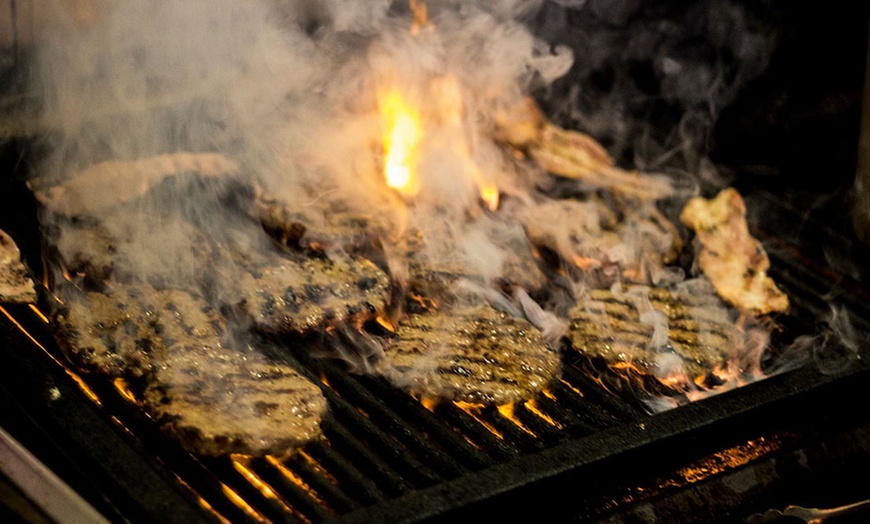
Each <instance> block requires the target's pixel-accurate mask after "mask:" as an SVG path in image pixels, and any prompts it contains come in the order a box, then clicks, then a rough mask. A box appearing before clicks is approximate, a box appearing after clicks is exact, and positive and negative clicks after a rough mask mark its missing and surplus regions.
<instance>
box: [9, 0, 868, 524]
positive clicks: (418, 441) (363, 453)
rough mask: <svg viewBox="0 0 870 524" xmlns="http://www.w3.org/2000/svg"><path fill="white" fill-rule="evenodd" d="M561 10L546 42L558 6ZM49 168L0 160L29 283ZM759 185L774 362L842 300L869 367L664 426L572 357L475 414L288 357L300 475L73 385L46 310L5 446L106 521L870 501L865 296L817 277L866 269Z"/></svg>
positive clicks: (830, 347) (23, 365)
mask: <svg viewBox="0 0 870 524" xmlns="http://www.w3.org/2000/svg"><path fill="white" fill-rule="evenodd" d="M591 3H595V2H591ZM13 4H14V2H13ZM549 9H550V10H549V11H548V10H546V9H545V10H544V11H542V14H541V15H540V17H541V19H540V20H539V21H538V22H539V23H540V24H541V25H542V27H546V26H547V24H548V23H551V22H552V19H551V18H552V16H553V14H552V13H554V12H555V11H553V10H555V9H558V8H557V7H555V6H554V5H553V4H551V5H550V6H549ZM548 16H550V17H551V18H550V19H548V18H547V17H548ZM569 24H570V20H569ZM17 52H19V50H16V53H17ZM6 80H7V79H6V78H4V82H5V81H6ZM592 80H593V81H600V82H604V83H606V82H605V81H604V80H602V79H600V78H598V79H597V80H596V79H595V78H593V79H592ZM605 80H606V79H605ZM7 87H8V86H6V85H4V86H3V88H4V89H6V88H7ZM762 89H763V86H762ZM555 96H556V97H558V96H560V95H559V93H555ZM550 102H552V100H550ZM542 105H543V106H544V107H547V106H548V104H547V103H546V102H545V103H544V104H542ZM557 105H558V104H551V106H552V107H549V108H548V109H554V108H555V107H556V106H557ZM737 131H739V129H738V128H735V129H734V130H732V132H734V134H735V135H737V134H738V133H737ZM726 133H727V131H726ZM814 136H815V135H814ZM738 142H739V140H738ZM727 145H728V144H725V146H727ZM739 146H740V144H739V143H738V144H737V145H736V146H734V147H735V148H736V147H739ZM723 148H724V146H723ZM39 154H40V152H39V151H38V146H36V145H35V144H34V142H33V141H32V140H24V141H19V140H7V141H5V143H4V145H3V149H2V154H0V165H2V169H3V173H2V176H0V228H3V229H4V230H6V231H7V232H10V233H12V234H13V236H14V237H15V239H16V240H17V241H18V243H19V246H20V247H21V249H22V251H23V253H24V255H25V257H26V259H27V262H28V264H29V266H30V267H31V268H38V267H41V265H42V256H41V253H40V241H39V231H38V226H37V224H36V222H35V217H36V204H35V203H34V202H33V200H32V196H31V194H30V192H29V191H28V190H27V189H26V188H25V186H24V183H23V180H24V178H25V174H26V173H25V171H26V166H27V165H28V162H27V160H28V159H29V158H30V157H36V156H39ZM725 154H729V153H728V152H727V151H726V152H725ZM849 154H851V151H849ZM847 168H848V166H845V167H843V166H838V169H839V171H842V170H844V169H847ZM754 175H757V173H754ZM807 176H808V177H811V176H812V175H807ZM746 180H748V181H749V182H745V183H743V184H742V185H741V181H743V179H738V183H737V185H738V188H739V189H740V190H741V193H743V194H744V195H745V196H746V200H747V208H748V209H749V210H750V212H753V211H754V210H764V215H763V216H750V221H751V225H752V230H753V233H754V234H756V236H758V237H759V238H760V239H761V240H762V241H763V243H764V245H765V247H766V249H767V250H768V252H769V254H770V256H771V266H772V267H771V276H772V277H773V278H774V279H775V280H776V282H777V283H778V284H779V285H780V286H781V287H782V288H783V290H784V291H785V292H786V293H787V294H788V295H789V296H790V297H791V299H792V302H793V311H792V312H791V313H790V315H789V316H788V317H785V318H782V319H780V329H779V330H778V331H776V332H775V333H774V340H773V342H772V344H771V346H770V349H769V350H768V351H769V353H770V354H777V353H778V352H781V351H784V350H785V348H786V347H787V346H789V344H791V343H792V342H793V341H794V340H795V339H796V338H797V337H799V336H802V335H812V334H816V333H827V331H826V329H827V328H826V327H825V326H824V325H823V324H822V322H821V321H820V319H823V318H826V317H827V316H828V315H829V312H830V303H831V302H834V303H836V305H837V306H838V307H839V308H841V311H842V312H846V313H848V316H849V318H850V319H851V321H852V322H853V324H854V327H855V329H856V330H857V331H858V332H860V333H862V334H864V337H863V338H862V339H861V340H860V342H861V343H862V344H863V345H862V346H861V347H860V352H859V355H858V357H859V358H857V359H850V360H848V361H843V360H842V359H838V358H837V357H838V356H839V355H840V351H839V350H840V349H841V348H840V347H839V346H838V342H837V341H836V340H835V338H834V337H824V336H822V337H818V338H816V339H815V340H814V341H813V343H812V344H811V345H810V346H809V347H808V349H807V354H808V355H809V356H810V358H809V359H808V362H807V364H806V365H804V366H801V367H799V368H797V369H794V370H792V371H789V372H786V373H782V374H778V375H774V376H771V377H769V378H767V379H765V380H763V381H760V382H757V383H754V384H750V385H747V386H744V387H742V388H739V389H736V390H733V391H729V392H725V393H722V394H720V395H717V396H714V397H710V398H706V399H703V400H699V401H696V402H692V403H690V404H687V405H684V406H681V407H679V408H676V409H673V410H670V411H667V412H664V413H660V414H657V415H651V414H649V413H648V412H647V411H646V409H645V408H644V405H643V403H642V402H641V399H642V398H643V393H642V392H641V391H639V390H638V389H637V388H636V387H635V385H633V384H630V383H627V382H624V381H622V380H618V379H616V378H615V377H614V376H613V375H611V374H609V373H608V372H607V371H606V370H603V369H600V367H599V366H598V364H597V363H596V362H592V361H588V360H585V359H583V358H581V357H579V356H576V355H573V354H571V353H565V354H563V357H562V375H561V378H560V379H559V380H557V381H556V382H555V383H554V384H552V385H551V386H550V387H548V388H547V390H546V391H544V392H543V393H541V394H538V395H537V396H535V397H534V398H533V399H531V400H529V401H527V402H524V403H518V404H516V405H512V406H508V407H504V406H502V407H498V408H497V407H491V408H485V409H481V408H478V407H475V406H470V405H463V404H461V403H445V404H438V405H434V404H432V403H431V402H429V401H428V400H427V399H418V398H413V397H412V396H409V395H407V394H406V393H403V392H401V391H399V390H397V389H395V388H394V387H393V386H391V385H390V384H388V383H387V382H386V381H385V380H383V379H380V378H376V377H369V376H359V375H355V374H352V373H349V372H348V371H346V370H345V369H344V368H343V367H342V366H341V365H339V364H338V363H335V362H331V361H326V360H299V361H297V360H294V359H296V358H300V357H299V355H301V354H304V353H303V352H300V351H288V352H286V353H282V354H281V355H278V356H277V358H282V359H286V360H287V361H288V362H290V363H291V364H292V365H294V366H297V367H298V368H299V369H301V370H303V371H304V373H306V374H307V375H308V376H309V378H311V379H312V380H313V381H314V382H315V383H317V384H319V385H321V389H322V391H323V393H324V394H325V396H326V397H327V399H328V402H329V411H328V414H327V416H326V418H325V419H324V421H323V423H322V428H323V433H324V437H323V439H321V440H318V441H315V442H312V443H309V444H307V445H305V446H304V447H302V448H301V449H300V450H299V451H298V452H296V453H294V454H292V455H290V456H288V457H271V456H270V457H266V458H256V459H253V458H249V457H245V456H238V455H234V456H229V457H221V458H203V457H196V456H193V455H191V454H188V453H186V452H185V451H183V450H182V449H181V448H180V447H179V446H178V445H177V444H176V443H175V442H174V441H172V440H170V439H169V438H167V437H166V436H165V435H164V434H163V433H162V432H161V431H160V430H159V429H158V427H157V425H156V424H155V423H154V421H153V420H151V419H149V418H148V417H147V416H146V415H145V414H144V413H143V411H142V410H141V409H139V407H138V406H137V405H136V404H135V399H132V398H131V395H130V393H129V392H128V391H127V389H126V387H125V384H124V383H123V382H120V381H115V382H111V381H107V380H106V379H104V378H101V377H91V376H85V375H80V374H78V373H77V372H76V371H75V370H74V369H72V368H71V367H70V366H69V365H68V364H67V362H66V361H65V360H64V358H63V356H62V355H61V353H60V351H59V350H58V348H57V346H56V344H55V342H54V340H53V337H52V335H51V332H50V331H49V327H48V325H47V321H46V319H45V318H44V317H43V316H42V313H41V312H40V310H39V309H35V308H31V307H28V306H3V308H2V310H0V313H2V314H0V361H2V362H3V365H2V366H0V403H2V404H0V405H2V406H4V407H3V409H0V428H2V429H3V430H5V431H6V432H8V433H9V434H10V435H11V436H12V437H14V438H15V439H16V440H18V441H19V442H22V443H24V444H26V447H27V448H28V449H29V450H30V452H32V453H33V454H34V455H35V456H36V457H37V458H38V459H39V460H40V461H41V462H42V463H44V464H46V465H47V466H48V467H49V468H50V469H51V470H52V471H53V472H54V473H55V474H56V475H57V476H58V477H60V479H61V480H63V481H64V482H65V483H66V484H68V485H69V486H72V487H73V488H74V490H75V491H76V492H77V493H78V494H80V495H81V496H82V497H83V498H84V499H85V500H86V501H87V502H88V503H90V504H91V505H92V506H93V507H94V508H95V509H96V510H97V511H99V512H100V513H102V514H103V515H104V516H105V517H107V518H108V519H109V520H112V521H129V522H266V521H271V522H291V523H295V522H299V523H309V522H311V523H314V522H346V523H350V522H422V521H450V520H455V519H456V518H459V517H463V518H469V517H478V518H487V519H491V520H492V519H498V518H501V519H510V520H517V519H518V518H520V517H527V518H536V519H541V517H545V518H546V519H547V520H552V521H566V520H574V521H586V520H591V521H608V522H651V521H655V520H656V519H658V521H660V522H668V521H675V520H680V521H682V522H728V521H733V520H735V519H741V518H743V517H745V516H748V515H749V514H751V513H753V512H759V511H764V510H766V509H769V508H771V507H778V508H782V507H785V506H786V505H788V504H793V503H803V502H802V501H813V502H812V503H815V504H816V505H819V506H835V505H839V504H845V503H849V502H854V501H856V500H859V499H865V498H868V494H870V480H868V479H867V476H866V471H867V470H868V469H870V448H868V444H867V443H868V442H870V406H868V405H867V403H866V399H867V393H868V384H870V347H868V344H867V343H866V333H870V290H868V289H867V288H866V285H865V284H864V283H862V280H861V279H860V278H859V279H852V278H850V277H849V276H847V275H846V274H845V273H846V272H847V271H846V270H847V269H848V268H845V269H844V268H841V269H844V270H843V271H835V270H833V269H831V267H830V264H828V263H821V262H819V261H820V260H824V259H825V255H827V254H829V253H830V252H829V251H823V250H822V249H821V248H820V247H819V246H821V245H823V244H824V245H825V248H826V249H828V250H829V249H831V246H834V249H837V250H841V252H843V253H847V254H848V257H849V259H850V260H852V261H853V262H852V263H853V265H854V266H855V267H861V263H862V261H865V262H870V254H868V253H867V250H866V249H865V248H862V247H860V244H857V243H852V242H851V240H850V238H849V237H848V235H842V234H841V233H839V232H838V231H840V229H839V225H840V224H839V223H838V222H837V220H836V218H835V216H836V214H837V213H836V212H833V213H831V215H832V216H831V217H823V220H821V221H819V222H812V221H809V222H807V221H806V220H805V219H804V218H805V217H804V213H803V209H802V208H801V207H800V204H797V205H795V204H794V200H793V199H788V198H783V197H782V194H781V193H782V191H778V189H779V188H777V187H775V186H776V184H777V182H772V183H771V182H769V181H768V180H765V179H764V178H763V177H761V179H759V177H758V176H752V177H748V178H747V179H746ZM801 183H804V184H805V185H806V180H803V179H802V181H801ZM765 186H767V187H766V188H765ZM828 219H830V220H828ZM820 239H821V241H820ZM868 267H870V266H868ZM858 276H862V274H861V273H859V275H858ZM863 276H865V277H866V275H863ZM863 282H866V280H863ZM281 342H282V343H283V344H285V345H288V346H292V345H294V344H298V342H296V341H292V340H283V341H281ZM293 355H295V356H293ZM665 393H667V391H665ZM856 477H857V478H860V479H861V480H860V481H858V482H850V481H848V479H850V478H856ZM3 480H4V479H3V478H2V475H0V481H3ZM3 486H4V482H0V487H3ZM566 492H567V493H569V494H570V495H569V497H568V498H567V499H566V497H565V493H566ZM0 509H2V508H0ZM39 511H40V510H38V509H36V510H33V512H32V513H30V515H31V516H33V515H36V516H37V517H40V516H43V515H41V514H40V513H39ZM3 516H4V513H3V512H2V511H0V517H3ZM33 520H38V519H37V518H34V519H33Z"/></svg>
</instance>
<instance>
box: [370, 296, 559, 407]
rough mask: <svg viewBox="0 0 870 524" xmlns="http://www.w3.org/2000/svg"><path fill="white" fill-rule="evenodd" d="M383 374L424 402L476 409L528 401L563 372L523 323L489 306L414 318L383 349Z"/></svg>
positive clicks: (553, 355) (402, 324) (551, 352)
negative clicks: (459, 403)
mask: <svg viewBox="0 0 870 524" xmlns="http://www.w3.org/2000/svg"><path fill="white" fill-rule="evenodd" d="M384 352H385V357H384V360H383V361H382V362H381V364H380V366H381V367H380V371H381V373H382V374H384V375H385V376H386V377H387V378H388V379H389V380H391V381H392V382H393V383H395V384H396V385H397V386H399V387H402V388H404V389H407V390H409V391H410V392H412V393H414V394H417V395H421V396H424V397H430V398H432V397H434V398H438V399H443V400H455V401H463V402H471V403H476V404H507V403H511V402H516V401H519V400H524V399H527V398H530V397H531V396H533V395H534V394H535V393H537V392H539V391H541V390H542V389H543V388H544V387H546V386H547V384H549V383H550V382H551V381H552V380H553V379H554V378H555V377H556V375H557V374H558V372H559V355H558V353H557V352H556V351H554V350H553V349H551V348H549V347H548V346H547V344H546V342H544V339H543V337H542V336H541V334H540V333H539V332H538V331H537V330H535V328H534V327H532V325H531V324H529V323H528V322H526V321H524V320H518V319H514V318H511V317H510V316H508V315H507V314H505V313H502V312H500V311H497V310H495V309H493V308H491V307H489V306H477V307H470V306H457V307H455V308H454V309H451V310H449V311H443V312H438V313H434V314H423V315H411V316H408V317H407V318H405V319H403V320H402V321H401V322H400V323H399V328H398V331H397V333H396V338H395V339H394V340H391V341H390V342H389V343H388V344H387V346H386V348H385V349H384Z"/></svg>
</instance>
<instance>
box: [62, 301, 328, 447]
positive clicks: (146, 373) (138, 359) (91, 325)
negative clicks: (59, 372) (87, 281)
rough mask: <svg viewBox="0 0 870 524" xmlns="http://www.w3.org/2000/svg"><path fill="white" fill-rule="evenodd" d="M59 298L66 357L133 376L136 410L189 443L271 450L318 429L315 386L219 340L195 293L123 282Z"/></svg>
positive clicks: (219, 326) (216, 324)
mask: <svg viewBox="0 0 870 524" xmlns="http://www.w3.org/2000/svg"><path fill="white" fill-rule="evenodd" d="M68 304H69V305H68V306H67V308H66V309H65V310H63V311H61V312H59V313H58V314H57V315H56V316H55V322H56V325H57V330H56V333H57V337H58V340H59V342H60V344H61V346H62V347H63V348H64V350H65V351H66V353H67V355H69V357H70V359H71V360H72V361H73V362H74V363H76V365H77V366H78V367H80V368H82V369H84V370H86V371H97V372H100V373H105V374H107V375H110V376H116V377H127V378H133V379H139V381H140V382H141V383H144V384H145V385H144V391H145V392H144V397H143V404H144V407H145V409H146V410H147V411H149V412H150V413H151V415H152V416H153V417H154V418H155V419H156V420H158V422H159V423H160V424H161V425H162V426H163V427H164V429H166V431H167V432H168V433H170V434H171V435H173V436H175V437H177V438H178V439H179V440H180V441H181V443H182V444H183V445H184V446H185V448H187V449H188V450H189V451H193V452H197V453H201V454H206V455H216V454H221V453H248V454H252V455H257V454H264V453H278V452H283V451H286V450H287V449H290V448H291V447H293V446H296V445H298V444H300V443H302V442H305V441H308V440H311V439H313V438H315V437H317V436H318V435H319V434H320V432H319V422H320V419H321V417H322V415H323V412H324V411H325V410H326V399H325V398H324V397H323V395H322V394H321V392H320V389H319V388H318V387H317V386H315V385H314V384H312V383H311V382H309V381H308V380H307V379H305V378H304V377H302V376H301V375H299V374H298V373H297V372H296V371H295V370H293V369H292V368H290V367H289V366H287V365H285V364H277V363H271V362H269V361H268V360H267V359H266V358H265V357H264V356H262V355H261V354H259V353H258V352H256V351H253V350H245V351H237V350H234V349H228V348H226V347H225V346H224V343H223V340H224V338H225V335H226V325H225V321H224V319H223V317H221V316H220V314H219V313H218V312H217V311H215V310H214V309H213V308H211V307H210V306H208V305H207V304H206V303H205V302H203V301H202V300H200V299H198V298H196V297H194V296H192V295H190V294H188V293H186V292H183V291H179V290H166V291H157V290H155V289H153V288H151V287H148V286H128V287H120V288H117V289H111V290H109V292H107V293H106V294H104V293H97V292H92V293H88V294H86V295H84V296H81V297H79V298H78V299H74V300H70V301H69V302H68Z"/></svg>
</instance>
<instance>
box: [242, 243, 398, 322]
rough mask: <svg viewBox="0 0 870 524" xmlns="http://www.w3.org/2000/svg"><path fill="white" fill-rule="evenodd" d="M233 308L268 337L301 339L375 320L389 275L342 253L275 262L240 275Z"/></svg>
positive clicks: (387, 290) (385, 297)
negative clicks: (299, 336) (282, 335)
mask: <svg viewBox="0 0 870 524" xmlns="http://www.w3.org/2000/svg"><path fill="white" fill-rule="evenodd" d="M237 278H238V279H239V281H238V290H239V293H240V295H239V296H240V300H239V302H238V303H237V304H236V306H237V307H238V308H239V309H240V310H241V311H243V312H244V313H245V314H246V315H247V316H248V317H250V318H251V319H252V320H253V322H254V325H255V326H256V327H257V328H258V329H260V330H262V331H265V332H271V333H305V332H307V331H310V330H313V329H318V328H323V327H326V326H329V325H339V324H351V325H359V324H362V322H364V321H366V320H369V319H373V318H375V317H376V316H377V315H378V314H379V313H380V312H382V311H383V310H384V308H385V307H386V304H387V301H388V299H389V295H390V282H389V278H388V277H387V275H386V274H385V273H384V272H383V271H381V270H380V269H378V267H377V266H375V265H374V264H373V263H371V262H369V261H368V260H366V259H364V258H361V257H351V256H349V255H347V254H344V253H341V252H334V253H329V255H328V256H323V257H313V258H306V259H302V260H299V261H293V260H290V259H280V260H279V259H276V260H275V262H274V263H271V264H269V265H264V266H260V267H253V268H252V270H251V271H249V272H245V273H244V274H242V275H238V276H237Z"/></svg>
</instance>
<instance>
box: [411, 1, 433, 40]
mask: <svg viewBox="0 0 870 524" xmlns="http://www.w3.org/2000/svg"><path fill="white" fill-rule="evenodd" d="M408 7H410V8H411V15H412V16H413V20H412V21H411V34H412V35H413V36H417V35H419V34H420V30H421V29H423V28H426V27H429V15H428V13H427V12H426V4H425V3H423V2H418V1H417V0H409V1H408Z"/></svg>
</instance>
